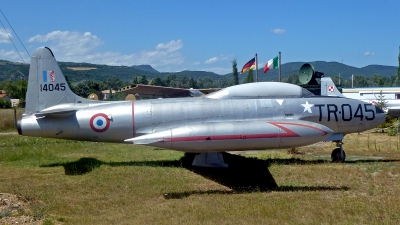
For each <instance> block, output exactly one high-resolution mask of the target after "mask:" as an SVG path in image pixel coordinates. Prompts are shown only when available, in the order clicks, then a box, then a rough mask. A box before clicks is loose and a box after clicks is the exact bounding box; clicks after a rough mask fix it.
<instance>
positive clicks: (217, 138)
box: [164, 122, 327, 142]
mask: <svg viewBox="0 0 400 225" xmlns="http://www.w3.org/2000/svg"><path fill="white" fill-rule="evenodd" d="M268 123H269V124H272V125H274V126H276V127H279V128H281V129H282V130H283V131H285V132H286V133H272V134H243V135H239V134H235V135H216V136H192V137H175V138H165V139H164V141H166V142H183V141H204V140H214V141H220V140H238V139H258V138H279V137H283V138H287V137H301V136H300V135H299V134H297V133H295V132H294V131H292V130H290V129H289V128H286V127H284V126H282V125H279V124H287V125H293V126H302V127H307V128H311V129H314V130H317V131H320V132H322V133H323V135H326V134H327V132H326V131H324V130H322V129H319V128H317V127H313V126H310V125H306V124H299V123H292V122H268Z"/></svg>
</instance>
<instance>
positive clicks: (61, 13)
mask: <svg viewBox="0 0 400 225" xmlns="http://www.w3.org/2000/svg"><path fill="white" fill-rule="evenodd" d="M399 9H400V1H397V0H381V1H365V0H346V1H345V0H335V1H333V0H329V1H328V0H319V1H318V0H302V1H298V0H281V1H269V0H260V1H259V0H253V1H237V0H230V1H225V0H220V1H215V0H213V1H211V0H202V1H197V0H191V1H187V0H186V1H183V0H169V1H167V0H148V1H128V0H115V1H88V0H69V1H54V0H52V1H50V0H38V1H21V0H12V1H11V0H8V1H7V0H5V1H3V2H2V4H1V5H0V10H1V11H2V13H3V14H4V15H5V17H4V16H3V15H2V14H1V13H0V21H1V23H2V26H1V27H0V60H8V61H15V62H26V63H29V61H30V56H29V54H32V53H33V52H34V51H35V49H37V48H38V47H42V46H46V47H49V48H51V49H52V51H53V53H54V55H55V57H56V59H57V60H58V61H62V62H86V63H93V64H106V65H115V66H117V65H118V66H119V65H123V66H132V65H142V64H149V65H151V66H152V67H153V68H155V69H156V70H158V71H160V72H177V71H182V70H201V71H210V72H215V73H217V74H227V73H230V72H232V61H233V60H236V61H237V67H238V70H239V71H240V70H241V68H242V67H243V65H244V64H246V62H247V61H249V60H250V59H252V58H253V57H254V56H255V54H257V55H258V62H257V64H258V67H259V68H262V67H264V65H265V63H266V62H267V61H268V60H270V59H272V58H273V57H275V56H277V55H278V52H281V56H282V61H281V63H282V64H284V63H288V62H312V61H328V62H330V61H335V62H343V63H344V64H346V65H350V66H355V67H364V66H367V65H372V64H378V65H388V66H398V63H399V62H398V55H399V46H400V29H399V26H400V10H399ZM9 24H11V26H10V25H9ZM3 26H4V27H5V29H4V27H3ZM13 30H14V31H15V32H14V31H13ZM9 37H11V39H12V40H13V42H14V45H15V47H16V48H17V49H18V51H17V50H16V49H15V47H14V45H13V43H12V42H11V41H10V38H9ZM18 39H19V40H21V42H22V43H23V45H24V46H25V48H26V50H27V51H25V48H24V46H23V45H21V43H20V42H19V40H18ZM18 52H19V53H18ZM27 52H29V54H28V53H27ZM316 69H317V68H316Z"/></svg>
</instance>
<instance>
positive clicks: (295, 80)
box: [287, 73, 300, 84]
mask: <svg viewBox="0 0 400 225" xmlns="http://www.w3.org/2000/svg"><path fill="white" fill-rule="evenodd" d="M287 83H290V84H299V83H300V81H299V75H298V74H297V73H292V74H290V75H289V77H288V78H287Z"/></svg>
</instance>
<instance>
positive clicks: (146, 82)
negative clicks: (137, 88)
mask: <svg viewBox="0 0 400 225" xmlns="http://www.w3.org/2000/svg"><path fill="white" fill-rule="evenodd" d="M139 84H146V85H147V84H149V81H148V80H147V78H146V75H144V74H142V76H141V77H140V80H139Z"/></svg>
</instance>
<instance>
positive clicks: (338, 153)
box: [331, 141, 346, 163]
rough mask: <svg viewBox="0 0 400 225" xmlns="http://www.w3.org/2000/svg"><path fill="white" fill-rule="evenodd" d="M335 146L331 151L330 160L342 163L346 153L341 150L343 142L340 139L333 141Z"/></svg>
mask: <svg viewBox="0 0 400 225" xmlns="http://www.w3.org/2000/svg"><path fill="white" fill-rule="evenodd" d="M335 142H336V148H335V149H334V150H333V151H332V154H331V159H332V162H336V163H342V162H344V161H345V160H346V153H345V152H344V151H343V147H342V145H343V142H342V141H335Z"/></svg>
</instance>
